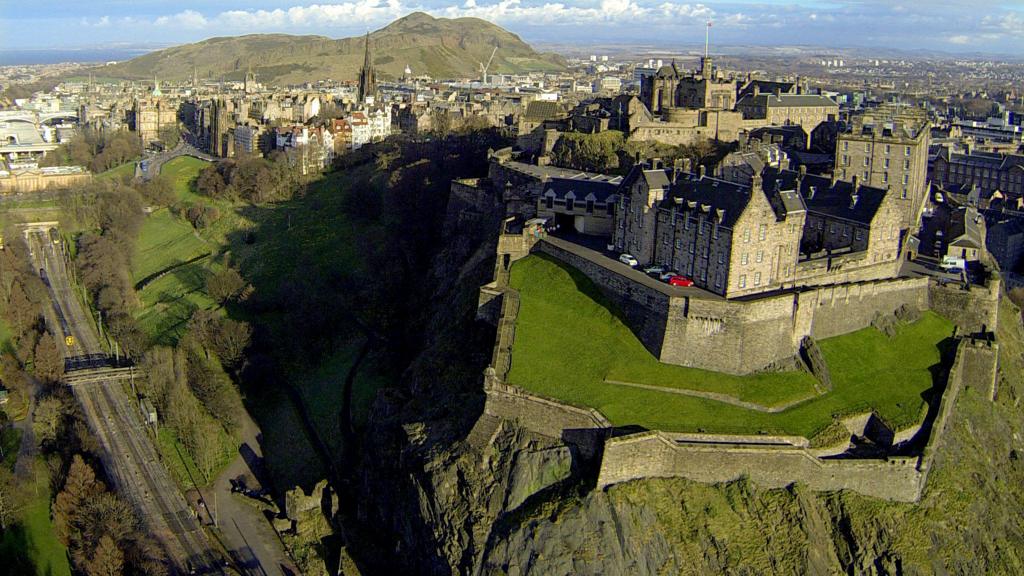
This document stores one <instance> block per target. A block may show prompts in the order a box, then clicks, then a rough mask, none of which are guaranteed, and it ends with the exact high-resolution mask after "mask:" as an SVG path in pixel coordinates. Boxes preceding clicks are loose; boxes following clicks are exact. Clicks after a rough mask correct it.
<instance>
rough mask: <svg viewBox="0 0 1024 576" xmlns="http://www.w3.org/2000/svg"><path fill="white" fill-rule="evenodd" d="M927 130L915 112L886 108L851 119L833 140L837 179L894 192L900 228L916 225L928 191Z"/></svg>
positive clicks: (922, 114) (923, 119)
mask: <svg viewBox="0 0 1024 576" xmlns="http://www.w3.org/2000/svg"><path fill="white" fill-rule="evenodd" d="M930 138H931V126H930V123H929V122H928V117H927V115H926V114H925V112H924V111H923V110H921V109H918V108H909V107H906V106H896V105H886V106H880V107H878V108H876V109H873V110H870V111H868V112H865V113H863V114H860V115H858V116H855V117H853V118H852V119H851V121H850V123H849V125H848V126H847V127H846V129H845V131H843V132H840V133H839V134H838V136H837V139H836V156H835V158H836V161H835V173H836V178H838V179H840V180H852V179H853V178H854V177H855V176H856V177H857V178H858V180H859V181H860V182H861V183H862V184H863V185H866V186H875V187H878V188H884V189H891V190H894V191H895V192H896V194H897V196H898V198H899V201H900V203H901V205H902V207H903V210H902V211H903V224H902V226H903V228H904V229H909V228H914V227H916V226H917V225H918V223H919V221H920V218H921V212H922V210H923V209H924V203H925V200H926V197H927V193H928V146H929V143H930Z"/></svg>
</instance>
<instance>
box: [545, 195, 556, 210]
mask: <svg viewBox="0 0 1024 576" xmlns="http://www.w3.org/2000/svg"><path fill="white" fill-rule="evenodd" d="M545 200H546V201H547V204H548V210H551V209H552V208H554V207H555V197H554V196H548V197H547V198H545Z"/></svg>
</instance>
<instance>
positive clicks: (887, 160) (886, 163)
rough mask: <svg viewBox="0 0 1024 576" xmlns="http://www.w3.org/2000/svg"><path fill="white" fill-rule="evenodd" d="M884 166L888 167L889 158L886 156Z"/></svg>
mask: <svg viewBox="0 0 1024 576" xmlns="http://www.w3.org/2000/svg"><path fill="white" fill-rule="evenodd" d="M885 167H886V168H888V167H889V159H888V158H886V159H885Z"/></svg>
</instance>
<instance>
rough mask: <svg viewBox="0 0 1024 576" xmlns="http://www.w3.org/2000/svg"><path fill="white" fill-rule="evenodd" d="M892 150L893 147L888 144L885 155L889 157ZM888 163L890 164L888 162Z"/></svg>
mask: <svg viewBox="0 0 1024 576" xmlns="http://www.w3.org/2000/svg"><path fill="white" fill-rule="evenodd" d="M891 148H892V146H889V145H888V144H886V145H885V154H886V155H887V156H888V155H889V152H890V151H891ZM886 162H888V160H886Z"/></svg>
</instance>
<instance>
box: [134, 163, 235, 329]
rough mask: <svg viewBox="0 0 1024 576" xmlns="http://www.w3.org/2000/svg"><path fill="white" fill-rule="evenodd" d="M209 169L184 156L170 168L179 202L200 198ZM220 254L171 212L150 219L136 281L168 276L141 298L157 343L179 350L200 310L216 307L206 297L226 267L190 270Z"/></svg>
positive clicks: (143, 318)
mask: <svg viewBox="0 0 1024 576" xmlns="http://www.w3.org/2000/svg"><path fill="white" fill-rule="evenodd" d="M208 164H209V163H208V162H205V161H203V160H198V159H196V158H191V157H188V156H182V157H178V158H174V159H173V160H170V161H169V162H166V163H165V164H164V165H163V167H162V168H161V170H162V173H163V174H167V175H169V176H170V177H171V181H172V185H173V186H174V190H175V193H176V194H177V196H178V198H180V199H183V200H192V199H194V198H195V197H196V195H195V193H194V192H193V191H192V189H191V186H192V181H193V180H194V179H195V177H196V175H197V174H199V171H200V170H202V169H203V167H205V166H207V165H208ZM216 248H217V245H216V244H214V243H211V242H208V241H207V240H206V239H204V238H203V237H202V236H201V235H200V234H198V233H196V231H195V230H194V229H193V228H192V225H191V224H189V223H188V222H186V221H185V220H183V219H182V218H180V217H177V216H175V215H174V214H173V213H171V211H170V210H169V209H167V208H161V209H160V210H156V211H155V212H153V213H152V214H150V215H149V216H147V217H146V221H145V222H144V223H143V226H142V231H141V232H140V233H139V239H138V242H137V243H136V247H135V254H134V255H133V257H132V275H133V278H134V280H135V281H136V282H138V281H140V280H142V279H145V278H150V277H151V276H153V275H154V274H158V273H160V272H164V271H167V274H166V275H164V276H160V277H159V278H155V279H153V280H152V281H151V282H149V283H148V284H146V285H145V286H144V287H143V288H142V289H141V290H139V293H138V294H139V299H140V300H141V302H142V306H141V307H140V308H139V311H138V313H137V316H136V318H137V319H138V320H139V323H140V325H141V327H142V329H143V330H144V331H145V332H146V334H148V335H149V336H150V338H152V339H153V340H154V341H156V342H158V343H160V344H173V343H174V342H176V341H177V339H178V337H179V336H180V334H181V330H182V329H183V328H184V326H185V322H187V321H188V319H189V317H190V316H191V315H192V312H193V311H194V310H196V309H199V308H212V307H214V306H215V305H216V303H215V302H214V301H213V300H212V299H211V298H210V297H209V296H208V295H207V294H206V278H207V276H208V275H210V274H212V273H214V272H216V271H217V270H218V269H219V268H220V264H218V263H216V262H214V261H212V260H211V259H210V258H206V259H202V260H199V261H197V262H191V263H189V264H184V263H185V262H190V261H191V260H193V259H194V258H197V257H200V256H202V255H204V254H210V253H211V252H214V251H215V250H216Z"/></svg>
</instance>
